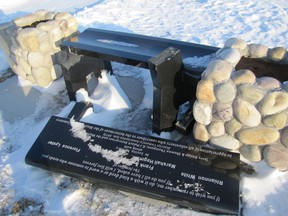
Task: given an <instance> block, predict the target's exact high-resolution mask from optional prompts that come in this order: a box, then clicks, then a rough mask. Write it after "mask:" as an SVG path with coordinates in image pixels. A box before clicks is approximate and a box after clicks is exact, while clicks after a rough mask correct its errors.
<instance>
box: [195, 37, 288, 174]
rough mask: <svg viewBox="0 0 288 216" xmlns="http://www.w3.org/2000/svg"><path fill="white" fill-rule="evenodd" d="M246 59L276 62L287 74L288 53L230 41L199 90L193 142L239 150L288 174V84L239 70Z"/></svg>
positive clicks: (208, 69) (247, 157)
mask: <svg viewBox="0 0 288 216" xmlns="http://www.w3.org/2000/svg"><path fill="white" fill-rule="evenodd" d="M243 57H245V58H254V59H261V60H263V61H265V62H273V63H275V62H276V63H277V64H281V65H282V66H284V68H285V67H286V68H287V71H286V73H288V53H287V50H286V49H285V48H283V47H276V48H272V49H269V48H268V47H266V46H264V45H260V44H249V45H248V44H247V43H246V42H245V41H243V40H241V39H237V38H231V39H229V40H227V41H226V43H225V46H224V48H222V49H220V50H219V51H218V52H217V53H216V55H215V58H213V60H212V61H211V62H210V63H209V64H208V66H207V68H206V70H205V71H204V73H203V74H202V77H201V80H200V81H199V83H198V85H197V92H196V101H195V103H194V106H193V115H194V118H195V120H196V123H195V125H194V128H193V134H194V137H195V139H196V140H198V141H200V142H201V143H209V144H210V145H212V146H214V147H216V148H220V149H224V150H229V151H239V152H240V154H241V155H242V156H243V157H244V158H246V159H248V160H249V161H252V162H259V161H261V160H263V159H264V161H265V162H266V163H267V164H268V165H269V166H271V167H274V168H277V169H279V170H280V171H286V170H288V82H287V81H284V82H283V83H281V82H280V81H278V80H277V79H275V78H272V77H260V78H256V76H255V74H254V72H252V71H251V70H249V69H240V70H236V69H235V67H236V65H237V64H238V63H239V62H240V60H241V58H243ZM285 70H286V69H285ZM272 72H273V71H272ZM286 77H287V76H286Z"/></svg>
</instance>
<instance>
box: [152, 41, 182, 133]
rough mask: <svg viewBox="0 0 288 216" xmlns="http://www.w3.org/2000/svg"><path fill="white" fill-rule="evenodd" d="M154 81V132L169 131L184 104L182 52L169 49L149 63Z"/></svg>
mask: <svg viewBox="0 0 288 216" xmlns="http://www.w3.org/2000/svg"><path fill="white" fill-rule="evenodd" d="M148 65H149V69H150V72H151V77H152V80H153V132H155V133H158V134H159V133H160V132H161V131H169V130H172V129H173V127H174V123H175V122H176V118H177V113H178V108H179V106H180V104H181V103H183V100H182V96H181V92H183V91H182V89H181V88H182V87H181V83H182V85H183V82H182V72H183V69H184V68H183V62H182V57H181V53H180V50H178V49H175V48H172V47H170V48H168V49H166V50H164V51H163V52H162V53H161V54H160V55H158V56H155V57H153V58H151V59H149V61H148Z"/></svg>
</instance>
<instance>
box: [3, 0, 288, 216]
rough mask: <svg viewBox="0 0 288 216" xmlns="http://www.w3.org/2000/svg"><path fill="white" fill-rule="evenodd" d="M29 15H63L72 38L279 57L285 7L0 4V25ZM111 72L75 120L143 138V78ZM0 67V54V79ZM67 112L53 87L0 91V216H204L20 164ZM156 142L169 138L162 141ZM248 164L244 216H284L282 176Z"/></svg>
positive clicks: (11, 83)
mask: <svg viewBox="0 0 288 216" xmlns="http://www.w3.org/2000/svg"><path fill="white" fill-rule="evenodd" d="M38 9H48V10H57V11H69V12H71V13H72V14H73V15H74V16H75V17H76V18H77V19H78V21H79V29H80V31H83V30H84V29H85V28H88V27H95V28H102V29H109V30H117V31H123V32H133V33H137V34H145V35H152V36H157V37H164V38H171V39H177V40H183V41H189V42H196V43H202V44H207V45H212V46H218V47H221V46H223V43H224V42H225V41H226V40H227V39H228V38H230V37H239V38H242V39H244V40H246V41H247V42H248V43H261V44H265V45H267V46H269V47H276V46H283V47H285V48H286V49H288V2H287V0H262V1H247V0H234V1H230V0H162V1H153V0H139V1H129V0H83V1H70V0H62V1H58V0H42V1H37V0H9V1H3V0H2V1H1V2H0V23H2V22H7V21H10V20H11V19H13V18H16V17H19V16H22V15H25V14H27V13H31V12H34V11H35V10H38ZM113 67H114V70H115V74H116V77H117V78H118V79H115V77H111V76H104V78H103V79H102V80H100V85H99V86H100V87H101V89H102V91H101V93H99V92H100V91H97V92H95V94H94V95H93V97H91V99H92V100H93V102H94V104H95V105H94V108H95V111H96V113H92V111H91V110H89V111H88V112H87V113H86V115H85V117H84V118H83V119H82V120H83V121H86V122H92V123H95V124H101V125H105V126H110V127H116V128H121V129H126V130H130V131H137V132H140V133H143V134H151V132H150V128H151V127H150V124H151V119H150V115H151V107H152V88H151V86H152V81H151V79H150V77H149V73H148V72H147V71H146V70H143V69H135V68H131V67H128V66H123V65H120V64H114V65H113ZM7 68H8V64H7V62H6V60H5V57H4V55H3V53H2V52H1V50H0V74H1V75H0V76H3V74H5V73H7ZM117 80H118V81H117ZM125 80H129V81H130V82H131V80H132V81H133V82H132V83H134V84H135V85H134V87H135V92H137V93H139V94H137V95H138V97H135V95H134V94H131V93H130V94H129V92H126V93H125V86H123V83H125ZM121 85H122V88H121ZM115 89H117V90H118V93H117V91H116V90H115ZM122 89H123V90H124V91H122ZM80 96H83V95H79V97H80ZM116 105H117V109H115V108H114V109H112V107H115V106H116ZM72 106H73V103H69V100H68V98H67V95H66V92H65V86H64V81H63V79H60V80H58V81H55V82H54V83H53V84H51V85H50V86H49V87H47V88H39V87H36V86H33V85H32V84H31V83H29V82H26V81H23V80H21V79H18V78H17V77H16V76H13V77H11V78H8V79H7V80H6V81H3V82H1V83H0V215H8V214H12V213H15V214H17V213H20V215H38V214H40V213H43V214H44V215H115V216H120V215H122V216H123V215H133V216H134V215H206V214H201V213H199V212H195V211H193V210H188V209H183V208H179V207H175V206H170V205H166V204H155V203H152V202H149V201H144V202H142V201H139V200H138V198H131V197H129V196H125V195H123V194H121V193H119V192H118V191H116V190H114V189H113V188H106V187H101V186H99V185H97V184H91V183H88V182H84V181H80V180H77V179H72V178H69V177H67V176H64V175H60V174H56V173H51V172H47V171H44V170H41V169H38V168H34V167H31V166H28V165H26V164H25V163H24V158H25V155H26V153H27V151H28V150H29V148H30V147H31V145H32V144H33V142H34V140H35V139H36V137H37V136H38V135H39V133H40V131H41V130H42V128H43V127H44V125H45V123H46V122H47V120H48V118H49V117H50V116H51V115H59V116H65V115H67V113H68V112H69V111H70V110H71V107H72ZM161 136H162V137H166V138H169V137H170V134H169V133H163V134H161ZM252 166H254V167H255V169H256V172H257V174H256V175H255V176H242V180H241V192H242V193H243V213H244V215H249V216H250V215H251V216H252V215H253V216H254V215H261V216H262V215H275V216H276V215H277V216H278V215H287V211H288V205H287V203H288V173H281V172H278V171H277V170H274V169H271V168H269V167H267V166H266V165H265V164H264V163H259V164H253V163H252Z"/></svg>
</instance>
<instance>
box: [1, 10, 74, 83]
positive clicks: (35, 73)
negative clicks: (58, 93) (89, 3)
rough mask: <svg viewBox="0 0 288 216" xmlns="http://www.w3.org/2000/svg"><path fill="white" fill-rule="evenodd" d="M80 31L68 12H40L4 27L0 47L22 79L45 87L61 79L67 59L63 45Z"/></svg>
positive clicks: (2, 26) (2, 27) (3, 25)
mask: <svg viewBox="0 0 288 216" xmlns="http://www.w3.org/2000/svg"><path fill="white" fill-rule="evenodd" d="M77 29H78V22H77V20H76V19H75V18H74V17H73V16H72V15H71V14H69V13H67V12H51V11H46V10H38V11H36V12H35V13H34V14H29V15H26V16H24V17H20V18H16V19H14V20H13V21H11V22H9V23H5V24H2V25H1V26H0V46H1V48H2V49H3V51H4V52H5V54H6V56H7V58H8V63H9V65H10V67H11V69H12V70H13V71H14V72H15V73H16V74H17V75H18V76H20V77H23V78H24V79H27V80H29V81H31V82H33V83H36V84H37V85H39V86H41V87H45V86H48V85H49V84H50V83H51V82H52V81H53V80H56V79H58V78H60V77H61V75H62V67H61V63H62V62H64V61H66V58H67V55H66V53H65V52H62V51H61V50H60V47H59V45H60V44H61V43H62V42H63V40H68V39H69V38H71V37H73V36H75V35H76V34H78V31H77Z"/></svg>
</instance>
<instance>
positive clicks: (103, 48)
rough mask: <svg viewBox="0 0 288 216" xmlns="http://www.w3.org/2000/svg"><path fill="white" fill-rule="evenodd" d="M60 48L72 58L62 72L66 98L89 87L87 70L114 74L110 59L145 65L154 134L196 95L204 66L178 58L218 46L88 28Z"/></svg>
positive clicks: (170, 123) (165, 127) (169, 125)
mask: <svg viewBox="0 0 288 216" xmlns="http://www.w3.org/2000/svg"><path fill="white" fill-rule="evenodd" d="M61 49H62V51H65V52H66V53H68V56H69V59H71V60H70V61H68V66H66V68H67V70H64V79H65V83H66V87H67V91H68V95H69V98H70V100H75V93H76V91H77V90H79V89H80V88H85V89H87V90H88V91H89V90H91V89H89V85H88V84H87V83H88V82H89V81H90V80H91V76H89V74H90V73H91V72H93V74H95V75H96V76H99V74H100V71H101V70H102V69H106V70H107V71H110V72H111V73H113V71H112V66H111V61H115V62H119V63H123V64H127V65H132V66H137V67H142V68H147V69H149V70H150V73H151V77H152V80H153V132H156V133H160V132H161V131H164V130H169V129H172V128H173V127H174V124H175V120H176V116H177V112H178V108H179V106H180V105H181V104H182V103H184V102H186V101H189V100H191V99H192V98H193V97H195V89H196V84H197V82H198V80H199V78H200V75H201V73H202V72H203V70H204V68H187V67H185V65H184V64H183V62H182V58H189V57H195V56H197V57H202V56H206V55H211V54H213V53H215V52H216V51H217V50H218V48H216V47H211V46H205V45H200V44H193V43H187V42H182V41H175V40H169V39H164V38H156V37H150V36H144V35H137V34H130V33H123V32H115V31H108V30H101V29H91V28H89V29H87V30H85V31H84V32H82V33H81V34H79V35H78V36H77V38H73V39H72V40H70V41H66V42H64V43H63V44H62V45H61ZM74 62H77V64H74ZM77 65H78V66H77ZM87 79H88V80H87ZM92 89H93V88H92Z"/></svg>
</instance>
